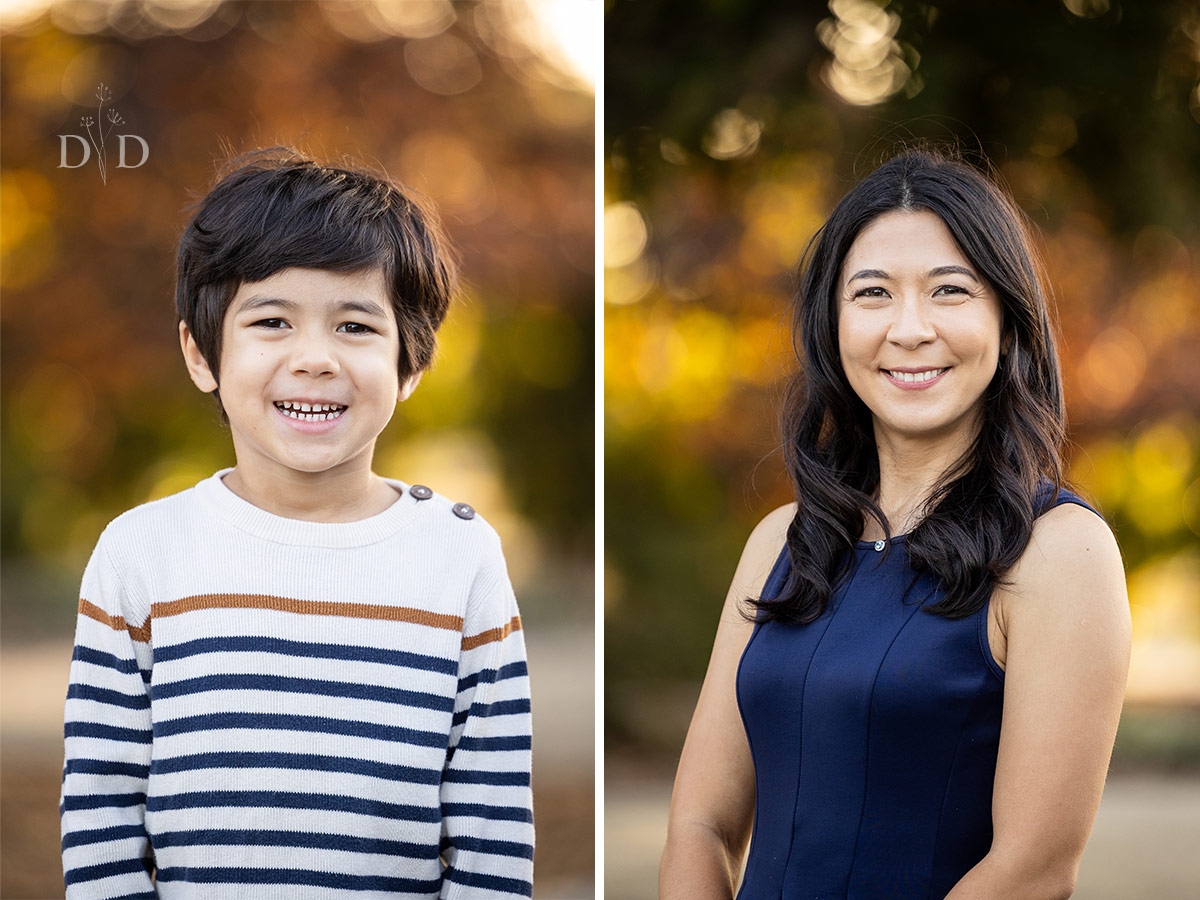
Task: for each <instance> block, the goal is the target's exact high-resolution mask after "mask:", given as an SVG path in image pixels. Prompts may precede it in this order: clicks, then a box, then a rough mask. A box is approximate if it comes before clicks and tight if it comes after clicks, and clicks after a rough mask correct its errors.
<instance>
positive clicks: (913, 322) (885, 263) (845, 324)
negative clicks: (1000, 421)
mask: <svg viewBox="0 0 1200 900" xmlns="http://www.w3.org/2000/svg"><path fill="white" fill-rule="evenodd" d="M838 291H839V299H838V351H839V353H840V356H841V361H842V368H843V370H844V371H845V373H846V378H847V380H848V381H849V382H850V386H851V387H852V388H853V389H854V392H855V393H856V394H857V395H858V396H859V398H860V399H861V400H862V401H863V403H865V404H866V405H867V408H868V409H869V410H870V411H871V417H872V420H873V422H874V426H875V437H876V442H877V443H883V442H885V441H890V442H894V441H911V440H919V441H922V442H930V441H933V442H942V441H947V440H949V441H953V442H964V441H969V440H971V439H972V438H973V437H974V435H975V433H976V430H977V428H978V414H979V410H980V409H981V408H982V405H983V400H982V398H983V392H984V391H985V390H986V389H987V386H988V384H989V383H990V382H991V380H992V376H993V375H994V374H995V372H996V366H997V363H998V362H999V357H1000V344H1001V324H1002V314H1001V308H1000V301H999V299H998V298H997V296H996V292H995V291H994V290H993V289H992V288H991V286H989V285H988V284H986V283H985V282H984V280H983V276H982V274H981V273H980V272H978V271H977V270H976V269H975V267H974V266H973V265H971V263H970V262H968V261H967V258H966V257H965V256H964V255H963V253H962V251H961V250H959V248H958V245H957V244H956V243H955V241H954V238H953V237H952V236H951V234H950V231H949V229H948V228H946V225H945V224H944V223H943V222H942V220H941V219H940V218H939V217H938V216H937V215H936V214H935V213H932V212H929V211H927V210H923V211H920V212H904V211H901V210H895V211H892V212H888V213H884V214H883V215H881V216H879V217H878V218H876V219H875V220H873V221H872V222H871V223H870V224H868V225H867V227H866V228H864V229H863V230H862V231H861V232H860V233H859V235H858V237H857V238H856V239H855V241H854V243H853V244H852V245H851V247H850V252H849V253H847V254H846V259H845V262H844V263H843V265H842V271H841V274H840V276H839V281H838Z"/></svg>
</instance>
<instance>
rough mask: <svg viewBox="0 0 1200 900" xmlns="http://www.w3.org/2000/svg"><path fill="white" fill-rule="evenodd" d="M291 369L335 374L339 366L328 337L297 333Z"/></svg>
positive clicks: (301, 371) (299, 371)
mask: <svg viewBox="0 0 1200 900" xmlns="http://www.w3.org/2000/svg"><path fill="white" fill-rule="evenodd" d="M291 369H292V371H293V372H295V373H304V374H307V375H336V374H337V373H338V372H339V371H341V366H340V365H339V364H338V359H337V353H336V352H335V351H334V348H333V346H332V341H330V340H329V339H328V338H325V337H324V336H318V335H309V336H303V335H298V336H297V338H296V341H295V344H294V345H293V349H292V357H291Z"/></svg>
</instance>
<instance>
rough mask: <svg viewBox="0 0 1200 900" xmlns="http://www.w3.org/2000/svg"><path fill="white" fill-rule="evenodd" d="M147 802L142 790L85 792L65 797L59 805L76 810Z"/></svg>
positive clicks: (61, 809) (60, 810)
mask: <svg viewBox="0 0 1200 900" xmlns="http://www.w3.org/2000/svg"><path fill="white" fill-rule="evenodd" d="M145 802H146V795H145V794H144V793H142V792H141V791H137V792H136V793H132V794H84V795H83V796H70V797H63V801H62V803H60V804H59V805H58V810H59V812H60V813H61V812H62V811H63V810H69V811H75V810H80V809H107V808H108V807H110V806H111V807H115V808H125V807H129V806H141V805H142V804H143V803H145Z"/></svg>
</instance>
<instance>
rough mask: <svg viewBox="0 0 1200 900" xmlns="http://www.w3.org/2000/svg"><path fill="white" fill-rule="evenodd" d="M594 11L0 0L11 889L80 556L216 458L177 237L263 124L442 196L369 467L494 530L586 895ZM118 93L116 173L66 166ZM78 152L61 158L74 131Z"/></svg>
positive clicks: (540, 763) (514, 0) (48, 735)
mask: <svg viewBox="0 0 1200 900" xmlns="http://www.w3.org/2000/svg"><path fill="white" fill-rule="evenodd" d="M570 5H574V4H570ZM584 13H586V10H583V9H575V10H574V12H573V13H572V11H571V10H570V9H569V8H565V7H559V8H555V6H554V5H551V4H544V3H538V2H526V0H489V2H456V3H451V2H449V0H418V2H412V3H390V2H355V3H345V2H320V3H318V2H288V3H276V2H227V3H218V2H212V0H182V2H179V0H173V2H166V0H163V2H157V0H144V2H143V0H138V2H127V3H108V2H70V3H65V2H64V3H53V4H50V3H48V2H37V0H32V2H28V3H24V2H23V3H9V4H6V8H5V10H4V16H5V18H4V19H3V20H2V21H3V39H2V40H3V47H2V49H3V63H2V69H0V74H2V81H0V105H2V110H3V158H2V171H0V178H2V182H0V197H2V199H3V231H2V233H0V235H2V237H0V249H2V252H3V257H2V261H3V265H2V271H0V278H2V287H3V307H2V309H3V313H2V315H3V320H2V324H3V360H2V366H3V412H2V416H3V482H4V490H3V500H2V506H0V533H2V537H3V603H4V605H3V645H2V647H3V657H4V673H3V674H4V678H3V682H4V743H3V807H2V824H3V834H2V847H3V857H4V858H3V874H2V882H0V894H2V895H3V896H4V897H22V898H29V897H51V896H59V897H61V896H62V877H61V865H60V863H59V859H58V853H59V851H58V824H57V808H56V807H57V802H58V796H57V794H58V782H59V777H60V772H61V764H62V757H61V754H62V750H61V727H62V726H61V706H62V700H63V697H64V696H65V683H66V682H65V677H66V670H67V664H68V662H69V659H70V635H71V632H72V629H73V622H74V612H75V608H76V605H77V602H78V584H79V578H80V575H81V573H82V570H83V565H84V563H85V562H86V559H87V556H88V554H89V552H90V550H91V547H92V546H93V544H94V542H95V540H96V538H97V536H98V535H99V533H100V531H101V529H102V528H103V527H104V525H105V524H106V523H107V522H108V521H109V520H110V519H111V518H113V517H114V516H116V515H117V514H118V513H120V512H122V511H123V510H125V509H128V508H129V507H131V506H134V505H136V504H138V503H142V502H144V501H147V500H150V499H152V498H155V497H160V496H163V495H165V494H168V493H171V492H174V491H177V490H180V489H182V488H185V487H188V486H190V485H192V484H194V483H195V482H196V481H198V480H200V479H201V478H203V477H205V476H207V475H208V474H211V473H212V472H213V471H214V470H216V469H217V468H220V467H222V466H227V465H232V464H233V455H232V447H231V444H230V442H229V438H228V434H227V433H226V431H225V429H224V428H223V427H222V426H221V424H220V422H219V417H218V414H217V412H216V409H215V406H214V404H213V402H212V400H211V399H210V398H208V397H205V396H203V395H202V394H200V393H199V392H197V391H196V390H195V388H194V387H193V386H192V385H191V383H190V382H189V381H188V379H187V375H186V372H185V370H184V367H183V364H182V360H181V358H180V354H179V349H178V344H177V338H176V330H175V317H174V309H173V295H174V277H173V267H174V253H175V243H176V239H177V236H178V234H179V232H180V231H181V230H182V227H183V225H184V223H185V222H186V220H187V215H188V214H187V210H186V207H187V206H188V204H189V203H191V202H192V201H193V200H195V199H197V198H198V197H199V196H201V195H202V194H203V193H204V191H205V190H206V189H207V188H208V186H209V185H210V184H211V182H212V179H213V175H214V172H215V169H216V166H217V164H219V163H220V162H221V161H223V160H224V158H225V157H226V156H227V155H228V154H229V153H230V152H240V151H243V150H248V149H251V148H254V147H260V146H272V145H278V144H288V145H294V146H297V147H299V148H300V149H301V150H304V151H307V152H309V153H312V154H314V155H317V156H320V157H323V158H330V159H333V160H337V159H340V158H341V157H342V156H343V155H346V156H348V157H349V158H350V159H352V160H355V161H358V162H361V163H364V164H367V165H372V166H375V167H378V168H382V169H385V170H386V171H388V172H389V173H390V174H392V175H393V176H395V177H397V178H398V179H400V180H401V181H403V182H405V183H407V184H408V185H410V186H412V187H413V188H415V189H416V190H418V191H420V192H421V193H423V194H424V195H425V196H427V197H428V198H429V199H431V200H432V201H433V202H434V204H436V206H437V207H438V208H439V210H440V212H441V215H442V218H443V220H444V223H445V225H446V228H447V230H448V231H449V233H450V236H451V239H452V241H453V242H454V244H455V245H456V246H457V248H458V250H459V251H460V253H461V257H462V275H463V292H462V296H461V298H460V299H459V301H458V302H457V303H456V305H455V306H454V307H453V309H452V312H451V315H450V317H449V319H448V321H447V323H446V325H445V327H444V328H443V330H442V332H441V336H440V337H441V342H440V350H439V353H438V355H437V358H436V360H435V363H434V367H433V369H432V371H431V372H429V373H428V374H427V375H426V377H425V378H424V380H423V382H422V384H421V386H420V389H419V390H418V391H417V392H416V394H415V395H414V396H413V397H412V399H411V400H409V401H408V402H407V403H405V404H403V405H402V406H401V407H400V408H399V409H398V410H397V414H396V417H395V419H394V420H393V423H392V425H391V426H390V427H389V429H388V430H387V431H386V432H385V433H384V437H383V439H382V440H381V441H380V444H379V446H378V449H377V455H376V466H375V468H376V470H377V471H379V472H380V473H382V474H388V475H392V476H395V477H398V478H402V479H404V480H406V481H409V482H418V483H424V484H428V485H430V486H432V487H433V488H434V489H435V490H437V491H439V492H441V493H443V494H446V495H447V496H449V497H451V498H452V499H455V500H464V501H467V502H469V503H471V504H472V505H474V506H475V507H476V508H478V509H479V510H480V512H481V513H482V514H483V515H485V516H486V517H487V518H488V519H489V521H490V522H491V523H492V524H494V525H495V527H496V528H497V530H498V531H499V532H500V534H501V536H502V538H503V540H504V544H505V552H506V555H507V558H508V562H509V566H510V570H511V574H512V576H513V580H514V583H515V586H516V589H517V594H518V597H519V599H520V602H521V605H522V613H523V616H524V619H525V626H526V633H527V635H528V640H529V650H530V670H531V676H532V680H533V683H534V692H535V706H536V709H537V712H538V716H539V718H538V726H539V735H538V746H537V750H536V751H535V756H536V763H535V772H536V774H535V783H534V787H535V794H536V797H537V799H536V801H535V802H536V810H535V813H536V816H537V821H538V825H539V842H538V859H537V871H538V879H537V883H538V889H537V890H538V895H539V896H553V897H587V896H591V894H592V871H593V870H592V842H593V825H592V817H593V797H592V794H593V774H592V773H593V764H592V756H593V746H594V745H593V714H592V709H593V707H592V705H591V702H590V697H591V696H592V684H593V674H592V672H593V665H592V659H593V653H592V647H593V621H594V619H593V609H594V607H593V595H594V591H593V583H594V582H593V565H592V559H593V490H592V472H593V456H594V443H593V431H594V429H593V383H594V382H593V368H594V360H593V350H592V346H593V344H592V335H593V328H592V321H593V315H594V306H593V295H594V290H593V284H594V233H595V231H594V222H595V219H594V215H595V213H594V209H595V203H594V196H595V193H594V187H595V172H594V115H595V113H594V93H593V83H592V79H593V78H594V74H593V73H591V72H590V71H589V70H588V68H587V52H588V50H587V47H586V46H581V45H580V44H579V41H578V39H577V35H576V33H575V32H576V31H577V30H578V29H577V28H576V26H574V25H573V24H572V22H571V21H570V16H571V15H575V16H576V17H578V16H579V15H580V14H584ZM564 16H565V18H564ZM585 18H586V16H585ZM101 83H103V84H104V85H105V86H106V88H107V89H108V91H109V92H110V93H111V99H109V100H108V101H107V102H105V104H104V106H103V109H101V108H100V104H99V101H98V99H97V97H96V91H97V87H98V85H100V84H101ZM110 110H116V111H117V112H118V114H119V116H120V117H121V118H122V119H123V123H122V124H120V125H119V126H117V127H116V128H115V130H114V131H113V132H112V133H110V134H109V136H108V143H107V150H108V153H107V166H106V173H105V175H106V179H105V180H103V181H102V179H101V175H100V171H99V168H98V166H97V164H96V159H95V155H94V154H93V158H92V159H91V160H89V162H88V163H87V165H85V166H82V167H79V168H60V167H59V163H60V138H59V137H58V135H60V134H77V135H81V136H82V135H84V134H85V128H84V126H83V125H82V124H81V118H82V117H84V116H90V117H91V118H92V119H93V122H94V125H93V135H94V134H95V128H96V127H98V126H100V125H103V126H105V127H106V128H107V127H109V125H110V124H111V123H109V122H108V121H107V116H108V113H109V111H110ZM119 133H126V134H136V135H139V136H140V137H142V138H143V139H144V140H145V141H146V143H147V145H148V146H149V149H150V155H149V160H148V162H147V163H146V164H145V165H143V166H141V167H138V168H126V169H121V168H118V167H117V166H116V162H117V151H118V147H117V138H116V134H119ZM127 152H128V156H129V158H128V162H130V163H133V162H136V160H137V159H138V157H139V155H140V153H139V151H138V147H137V146H136V144H135V143H134V142H130V143H129V146H128V148H127ZM67 154H68V155H67V158H68V162H69V163H71V164H74V163H77V162H78V161H79V159H80V158H81V156H82V149H81V148H80V147H79V146H78V142H76V141H68V151H67ZM581 698H583V701H582V702H581Z"/></svg>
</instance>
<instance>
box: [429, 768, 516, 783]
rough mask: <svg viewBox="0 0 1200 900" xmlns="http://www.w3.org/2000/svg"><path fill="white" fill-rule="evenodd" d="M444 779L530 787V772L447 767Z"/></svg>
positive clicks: (452, 781)
mask: <svg viewBox="0 0 1200 900" xmlns="http://www.w3.org/2000/svg"><path fill="white" fill-rule="evenodd" d="M442 780H443V781H446V782H451V783H453V784H490V785H492V786H494V787H528V786H529V773H528V772H488V771H484V770H481V769H447V770H446V772H445V774H443V776H442Z"/></svg>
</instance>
